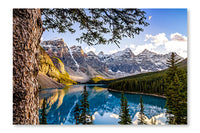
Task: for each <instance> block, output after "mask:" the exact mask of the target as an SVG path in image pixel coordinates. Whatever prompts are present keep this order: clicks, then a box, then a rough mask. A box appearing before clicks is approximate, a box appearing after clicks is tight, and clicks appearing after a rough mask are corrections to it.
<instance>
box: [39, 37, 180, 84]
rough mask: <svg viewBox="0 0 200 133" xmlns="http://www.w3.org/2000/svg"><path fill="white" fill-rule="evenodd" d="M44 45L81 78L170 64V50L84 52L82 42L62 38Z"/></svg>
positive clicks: (115, 75)
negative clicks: (159, 51)
mask: <svg viewBox="0 0 200 133" xmlns="http://www.w3.org/2000/svg"><path fill="white" fill-rule="evenodd" d="M41 46H42V47H43V48H44V49H45V51H47V53H48V55H49V56H50V57H51V58H52V56H56V57H57V58H59V59H60V60H61V61H62V62H63V63H64V65H65V69H66V71H67V72H68V73H69V75H70V77H71V78H72V79H73V80H75V81H79V82H85V81H87V80H89V79H90V78H93V77H97V76H100V77H103V78H119V77H124V76H129V75H133V74H139V73H144V72H153V71H159V70H163V69H166V68H167V65H166V60H167V58H168V57H169V56H170V54H171V53H169V54H165V55H163V54H157V53H154V52H151V51H149V50H147V49H145V50H144V51H143V52H141V53H140V54H138V55H134V53H133V52H132V51H131V49H130V48H126V49H124V50H122V51H118V52H116V53H113V54H110V55H107V54H104V53H103V52H102V51H101V52H100V53H99V54H98V55H96V54H95V53H94V52H92V51H90V52H88V53H85V52H84V51H83V49H82V48H81V46H75V45H74V46H72V47H70V48H68V46H67V44H65V43H64V40H63V39H58V40H50V41H44V42H42V43H41ZM179 57H180V56H179ZM180 58H182V57H180ZM182 59H183V58H182ZM77 78H79V79H80V80H79V79H77ZM83 79H84V80H83Z"/></svg>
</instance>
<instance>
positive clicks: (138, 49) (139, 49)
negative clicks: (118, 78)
mask: <svg viewBox="0 0 200 133" xmlns="http://www.w3.org/2000/svg"><path fill="white" fill-rule="evenodd" d="M155 47H156V46H154V45H153V44H152V43H146V44H143V45H135V44H131V45H130V48H131V49H132V51H133V53H134V54H135V55H138V54H139V53H141V52H142V51H143V50H144V49H148V50H149V51H152V52H156V51H155V50H154V49H155Z"/></svg>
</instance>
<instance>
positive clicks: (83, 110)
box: [74, 86, 93, 125]
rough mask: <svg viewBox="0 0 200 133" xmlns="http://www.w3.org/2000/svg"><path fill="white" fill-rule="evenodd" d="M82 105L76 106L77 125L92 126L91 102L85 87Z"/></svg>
mask: <svg viewBox="0 0 200 133" xmlns="http://www.w3.org/2000/svg"><path fill="white" fill-rule="evenodd" d="M80 102H81V105H80V106H79V105H78V104H76V107H75V110H74V118H75V120H76V124H80V123H81V124H83V125H85V124H92V123H93V121H92V116H91V115H90V109H89V101H88V92H87V90H86V86H84V90H83V93H82V94H81V100H80Z"/></svg>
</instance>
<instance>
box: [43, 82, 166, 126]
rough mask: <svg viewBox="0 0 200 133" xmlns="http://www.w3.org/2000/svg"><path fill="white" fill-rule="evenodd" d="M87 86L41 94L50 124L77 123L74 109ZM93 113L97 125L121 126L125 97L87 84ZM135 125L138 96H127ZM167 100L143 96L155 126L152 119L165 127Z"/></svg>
mask: <svg viewBox="0 0 200 133" xmlns="http://www.w3.org/2000/svg"><path fill="white" fill-rule="evenodd" d="M82 91H83V85H73V86H68V87H65V88H63V89H44V90H42V91H41V92H40V109H41V106H42V100H43V99H44V98H46V99H47V123H48V124H75V120H74V112H73V111H74V107H75V105H76V103H78V102H79V101H80V98H81V93H82ZM87 91H88V93H89V96H88V100H89V104H90V111H91V113H92V114H93V116H92V117H93V123H94V124H118V121H119V116H118V114H119V112H120V98H121V94H120V93H117V92H109V91H107V88H105V86H104V85H98V86H95V85H87ZM125 96H126V98H127V100H128V104H129V109H130V114H131V119H132V121H133V124H137V113H138V112H139V108H138V105H139V99H140V95H138V94H125ZM165 101H166V100H165V99H163V98H159V97H154V96H145V95H143V103H144V106H145V110H144V113H145V115H146V120H147V121H148V123H149V124H151V121H152V118H153V117H154V118H156V119H157V124H165V121H166V118H165V115H164V113H165V111H166V110H165V109H164V106H165Z"/></svg>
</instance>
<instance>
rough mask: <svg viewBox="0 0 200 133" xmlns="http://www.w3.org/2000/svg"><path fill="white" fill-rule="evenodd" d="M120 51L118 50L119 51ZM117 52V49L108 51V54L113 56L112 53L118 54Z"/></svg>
mask: <svg viewBox="0 0 200 133" xmlns="http://www.w3.org/2000/svg"><path fill="white" fill-rule="evenodd" d="M119 50H120V49H119ZM119 50H117V49H114V50H110V51H109V54H113V53H116V52H118V51H119Z"/></svg>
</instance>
